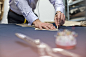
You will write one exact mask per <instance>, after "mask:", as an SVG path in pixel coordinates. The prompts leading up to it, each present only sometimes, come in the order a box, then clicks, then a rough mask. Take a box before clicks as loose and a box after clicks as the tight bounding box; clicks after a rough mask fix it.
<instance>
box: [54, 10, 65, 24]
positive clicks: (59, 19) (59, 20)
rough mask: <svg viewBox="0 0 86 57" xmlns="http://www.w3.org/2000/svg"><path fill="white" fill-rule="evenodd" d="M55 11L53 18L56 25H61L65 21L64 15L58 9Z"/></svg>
mask: <svg viewBox="0 0 86 57" xmlns="http://www.w3.org/2000/svg"><path fill="white" fill-rule="evenodd" d="M56 13H57V14H56V15H55V18H54V21H55V24H56V26H60V25H63V24H64V23H65V15H64V14H63V13H61V12H60V11H57V12H56Z"/></svg>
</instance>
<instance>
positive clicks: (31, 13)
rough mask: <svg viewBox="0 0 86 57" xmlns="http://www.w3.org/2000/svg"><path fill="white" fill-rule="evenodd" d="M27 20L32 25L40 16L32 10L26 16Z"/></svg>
mask: <svg viewBox="0 0 86 57" xmlns="http://www.w3.org/2000/svg"><path fill="white" fill-rule="evenodd" d="M26 19H27V21H28V25H32V23H33V22H34V21H35V20H37V19H38V17H37V16H36V15H35V14H34V13H33V12H30V13H29V14H28V16H27V17H26Z"/></svg>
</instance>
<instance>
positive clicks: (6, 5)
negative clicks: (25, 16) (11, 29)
mask: <svg viewBox="0 0 86 57" xmlns="http://www.w3.org/2000/svg"><path fill="white" fill-rule="evenodd" d="M8 10H9V0H5V2H4V14H3V18H2V21H1V23H3V24H8V21H7V14H8Z"/></svg>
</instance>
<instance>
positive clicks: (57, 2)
mask: <svg viewBox="0 0 86 57" xmlns="http://www.w3.org/2000/svg"><path fill="white" fill-rule="evenodd" d="M49 1H50V2H51V3H52V4H53V6H54V8H55V11H61V12H62V13H63V12H64V5H63V0H49Z"/></svg>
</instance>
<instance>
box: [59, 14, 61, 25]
mask: <svg viewBox="0 0 86 57" xmlns="http://www.w3.org/2000/svg"><path fill="white" fill-rule="evenodd" d="M60 22H61V13H58V25H60Z"/></svg>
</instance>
